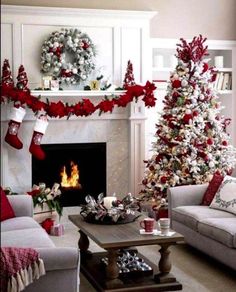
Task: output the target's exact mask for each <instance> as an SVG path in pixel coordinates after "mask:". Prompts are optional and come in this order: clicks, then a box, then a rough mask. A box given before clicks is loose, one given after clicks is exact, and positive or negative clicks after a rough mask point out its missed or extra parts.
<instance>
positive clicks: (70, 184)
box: [60, 161, 81, 188]
mask: <svg viewBox="0 0 236 292" xmlns="http://www.w3.org/2000/svg"><path fill="white" fill-rule="evenodd" d="M70 166H71V172H70V176H68V175H67V173H66V167H65V166H63V168H62V171H61V173H60V176H61V186H62V187H64V188H81V184H80V183H79V169H78V165H77V164H75V163H74V162H73V161H71V162H70Z"/></svg>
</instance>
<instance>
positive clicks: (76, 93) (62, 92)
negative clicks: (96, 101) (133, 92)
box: [31, 90, 126, 97]
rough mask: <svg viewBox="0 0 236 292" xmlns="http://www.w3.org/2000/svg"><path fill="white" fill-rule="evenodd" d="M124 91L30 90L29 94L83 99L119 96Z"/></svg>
mask: <svg viewBox="0 0 236 292" xmlns="http://www.w3.org/2000/svg"><path fill="white" fill-rule="evenodd" d="M125 92H126V91H125V90H114V91H108V90H57V91H52V90H31V94H32V95H34V96H39V95H41V96H46V97H47V96H48V97H63V96H71V97H84V96H91V97H92V96H94V97H96V96H105V95H106V96H112V95H121V94H124V93H125Z"/></svg>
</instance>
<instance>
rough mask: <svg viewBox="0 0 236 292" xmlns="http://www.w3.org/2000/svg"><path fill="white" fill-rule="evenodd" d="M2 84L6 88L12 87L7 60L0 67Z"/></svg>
mask: <svg viewBox="0 0 236 292" xmlns="http://www.w3.org/2000/svg"><path fill="white" fill-rule="evenodd" d="M3 84H4V85H6V86H8V87H13V86H14V82H13V78H12V74H11V69H10V65H9V61H8V60H7V59H5V60H4V62H3V66H2V85H3Z"/></svg>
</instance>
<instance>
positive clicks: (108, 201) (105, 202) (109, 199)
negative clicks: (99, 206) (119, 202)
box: [103, 197, 116, 209]
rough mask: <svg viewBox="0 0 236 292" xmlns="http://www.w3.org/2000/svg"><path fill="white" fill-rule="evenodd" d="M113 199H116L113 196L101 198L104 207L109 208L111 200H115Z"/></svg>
mask: <svg viewBox="0 0 236 292" xmlns="http://www.w3.org/2000/svg"><path fill="white" fill-rule="evenodd" d="M115 200H116V198H115V197H105V198H104V199H103V205H104V207H106V208H107V209H111V207H112V202H113V201H115Z"/></svg>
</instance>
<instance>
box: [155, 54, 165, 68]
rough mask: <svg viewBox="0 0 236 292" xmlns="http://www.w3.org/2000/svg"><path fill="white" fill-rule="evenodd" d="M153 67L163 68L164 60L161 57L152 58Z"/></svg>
mask: <svg viewBox="0 0 236 292" xmlns="http://www.w3.org/2000/svg"><path fill="white" fill-rule="evenodd" d="M153 66H154V67H158V68H163V66H164V58H163V56H162V55H156V56H154V64H153Z"/></svg>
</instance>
